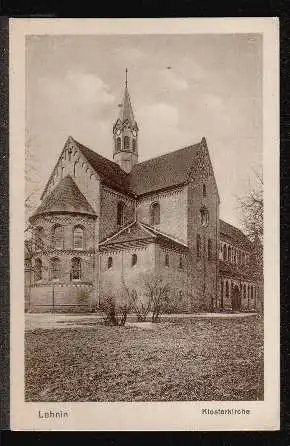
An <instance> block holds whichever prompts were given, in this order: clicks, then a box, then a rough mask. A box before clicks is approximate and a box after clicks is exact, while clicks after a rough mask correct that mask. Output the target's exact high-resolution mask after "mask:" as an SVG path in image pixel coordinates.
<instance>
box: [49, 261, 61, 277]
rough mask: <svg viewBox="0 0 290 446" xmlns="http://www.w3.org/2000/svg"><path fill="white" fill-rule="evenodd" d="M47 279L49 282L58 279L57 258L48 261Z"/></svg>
mask: <svg viewBox="0 0 290 446" xmlns="http://www.w3.org/2000/svg"><path fill="white" fill-rule="evenodd" d="M49 277H50V280H58V279H59V278H60V260H59V259H57V258H54V259H51V260H50V264H49Z"/></svg>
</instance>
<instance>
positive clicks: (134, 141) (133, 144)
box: [132, 139, 137, 152]
mask: <svg viewBox="0 0 290 446" xmlns="http://www.w3.org/2000/svg"><path fill="white" fill-rule="evenodd" d="M132 146H133V152H136V150H137V141H136V139H133V141H132Z"/></svg>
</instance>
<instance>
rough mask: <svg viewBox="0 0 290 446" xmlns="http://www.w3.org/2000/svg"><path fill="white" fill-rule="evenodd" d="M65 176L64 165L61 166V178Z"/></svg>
mask: <svg viewBox="0 0 290 446" xmlns="http://www.w3.org/2000/svg"><path fill="white" fill-rule="evenodd" d="M63 177H64V167H62V168H61V178H63Z"/></svg>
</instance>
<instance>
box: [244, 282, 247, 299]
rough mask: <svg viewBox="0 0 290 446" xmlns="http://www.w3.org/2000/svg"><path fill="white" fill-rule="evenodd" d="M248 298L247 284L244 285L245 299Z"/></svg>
mask: <svg viewBox="0 0 290 446" xmlns="http://www.w3.org/2000/svg"><path fill="white" fill-rule="evenodd" d="M246 298H247V288H246V284H245V283H244V299H246Z"/></svg>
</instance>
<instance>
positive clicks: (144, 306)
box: [130, 290, 151, 322]
mask: <svg viewBox="0 0 290 446" xmlns="http://www.w3.org/2000/svg"><path fill="white" fill-rule="evenodd" d="M130 300H131V308H132V310H133V311H134V313H135V314H136V316H137V320H138V322H145V321H146V319H147V316H148V314H149V312H150V310H151V300H150V299H146V302H143V300H142V299H141V298H140V296H138V293H137V291H136V290H133V291H132V292H131V295H130Z"/></svg>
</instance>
